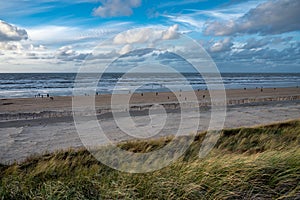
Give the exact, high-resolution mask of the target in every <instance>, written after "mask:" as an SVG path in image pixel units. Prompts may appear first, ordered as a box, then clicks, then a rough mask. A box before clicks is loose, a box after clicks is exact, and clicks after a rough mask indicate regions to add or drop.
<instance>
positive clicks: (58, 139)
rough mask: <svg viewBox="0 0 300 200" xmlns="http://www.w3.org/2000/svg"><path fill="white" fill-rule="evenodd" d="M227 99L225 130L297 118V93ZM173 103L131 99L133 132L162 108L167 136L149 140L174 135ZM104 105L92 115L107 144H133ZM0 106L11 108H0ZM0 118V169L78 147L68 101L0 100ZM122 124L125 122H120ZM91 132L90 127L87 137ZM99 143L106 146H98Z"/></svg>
mask: <svg viewBox="0 0 300 200" xmlns="http://www.w3.org/2000/svg"><path fill="white" fill-rule="evenodd" d="M197 92H198V91H196V93H197ZM226 94H227V105H226V106H227V114H226V119H225V124H224V128H236V127H251V126H257V125H263V124H269V123H274V122H281V121H286V120H293V119H299V118H300V89H299V88H281V89H280V88H276V89H274V88H273V89H264V90H263V91H261V90H260V89H251V90H250V89H246V90H244V89H242V90H227V91H226ZM189 95H191V93H190V92H182V93H181V97H182V98H185V97H189ZM203 95H205V98H203ZM197 96H198V98H201V99H200V100H199V102H200V103H201V105H200V104H199V106H200V119H199V121H201V124H200V125H199V129H198V130H199V132H202V131H205V130H207V128H208V124H209V120H210V117H211V111H210V104H209V102H208V99H209V93H208V91H199V93H198V95H197ZM168 97H169V99H168ZM83 98H88V97H83ZM172 98H175V95H174V96H171V94H170V93H158V94H156V93H144V95H143V96H141V94H133V98H132V100H131V102H130V103H131V106H132V110H131V113H130V114H131V117H133V118H134V119H135V120H137V121H141V122H142V124H139V125H137V126H140V125H145V123H146V122H147V121H148V120H149V116H148V114H149V112H148V111H149V108H150V107H151V105H154V104H160V105H164V106H167V111H168V115H170V119H171V120H170V123H169V124H167V125H166V131H162V132H160V133H159V134H157V135H155V136H154V137H155V138H157V137H164V136H168V135H173V134H174V133H176V129H177V128H178V122H179V120H180V108H179V107H177V108H175V107H173V106H174V105H175V104H176V105H177V104H178V102H175V101H174V100H173V99H172ZM109 99H110V96H109V95H100V96H96V111H97V112H98V111H99V110H100V111H101V112H100V113H96V114H97V117H98V121H99V123H100V124H101V126H102V129H103V130H105V131H106V135H107V136H108V137H109V139H110V140H111V141H112V142H121V141H127V140H132V139H134V138H133V137H131V136H128V135H127V134H125V133H123V132H122V130H120V129H119V128H118V126H117V125H116V123H115V122H114V120H113V117H112V114H111V111H110V110H109V109H108V108H107V107H105V106H106V105H107V104H109V103H110V101H109ZM168 100H169V101H168ZM205 102H208V103H207V104H206V103H205ZM3 103H10V104H5V105H4V104H3ZM149 105H150V106H149ZM168 106H169V107H168ZM221 106H222V105H221ZM223 106H224V105H223ZM185 109H186V110H185V112H187V113H188V114H190V117H191V118H192V119H195V117H194V116H196V115H195V114H197V113H196V112H195V109H194V108H188V107H187V108H185ZM104 110H106V112H104ZM39 115H40V116H39ZM0 118H1V120H0V148H1V150H2V151H1V152H0V163H11V162H14V161H22V160H24V159H26V158H27V157H28V156H31V155H35V154H43V153H45V152H53V151H56V150H61V149H68V148H81V147H83V144H82V142H81V140H80V137H79V135H78V133H77V130H76V127H75V123H74V119H73V113H72V98H71V97H54V99H53V100H51V99H47V98H43V99H42V98H39V99H7V100H3V99H2V100H0ZM87 120H89V118H87ZM124 120H128V119H127V118H126V117H124ZM186 125H187V126H188V125H191V124H186ZM93 130H94V129H93V128H92V127H91V128H90V129H88V130H87V133H89V132H93ZM187 134H188V133H187ZM103 141H104V140H103ZM99 143H100V144H103V145H105V143H104V142H103V143H102V142H101V140H100V142H99Z"/></svg>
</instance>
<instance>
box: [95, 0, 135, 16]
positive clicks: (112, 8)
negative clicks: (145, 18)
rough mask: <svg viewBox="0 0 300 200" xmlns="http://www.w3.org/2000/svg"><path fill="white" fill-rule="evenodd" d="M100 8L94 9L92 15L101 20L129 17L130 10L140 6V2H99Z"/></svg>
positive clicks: (115, 0) (121, 0)
mask: <svg viewBox="0 0 300 200" xmlns="http://www.w3.org/2000/svg"><path fill="white" fill-rule="evenodd" d="M101 3H102V6H99V7H98V8H96V9H94V11H93V14H94V15H95V16H100V17H103V18H108V17H117V16H130V15H132V13H133V11H132V8H137V7H139V6H140V5H141V0H101Z"/></svg>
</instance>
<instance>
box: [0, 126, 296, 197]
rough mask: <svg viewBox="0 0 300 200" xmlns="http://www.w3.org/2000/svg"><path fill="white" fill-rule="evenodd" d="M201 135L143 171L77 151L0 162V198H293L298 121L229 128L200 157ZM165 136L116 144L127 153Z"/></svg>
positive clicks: (148, 148)
mask: <svg viewBox="0 0 300 200" xmlns="http://www.w3.org/2000/svg"><path fill="white" fill-rule="evenodd" d="M204 136H205V133H201V134H199V135H197V137H196V138H195V140H194V142H193V143H192V145H191V146H190V148H189V149H188V151H187V152H186V153H185V155H184V156H182V157H181V158H180V159H179V160H178V161H176V162H174V163H173V164H171V165H170V166H168V167H166V168H163V169H161V170H159V171H155V172H152V173H146V174H130V173H124V172H119V171H116V170H113V169H110V168H109V167H106V166H105V165H103V164H101V163H100V162H98V161H97V160H95V159H94V158H93V156H91V155H90V153H89V152H88V151H86V150H84V149H81V150H71V149H70V150H68V151H59V152H56V153H52V154H46V155H43V156H38V157H31V158H28V159H27V160H26V161H24V162H22V163H20V164H17V163H16V164H12V165H9V166H6V165H0V179H1V182H0V197H1V198H2V199H297V198H300V185H299V182H300V148H299V147H300V146H299V145H300V121H289V122H283V123H279V124H272V125H267V126H262V127H254V128H237V129H228V130H224V131H223V132H222V136H221V138H220V140H219V141H218V143H217V145H216V146H215V148H214V149H213V151H212V152H211V153H210V154H209V155H208V156H207V157H206V158H204V159H199V158H198V152H199V148H200V145H201V142H202V140H203V138H204ZM171 139H172V138H170V137H168V138H161V139H157V140H151V141H131V142H125V143H121V144H119V146H120V147H121V148H123V149H126V150H129V151H133V152H149V151H152V150H155V149H159V148H161V147H163V146H164V145H165V144H166V143H168V141H169V140H171Z"/></svg>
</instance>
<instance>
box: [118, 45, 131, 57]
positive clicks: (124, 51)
mask: <svg viewBox="0 0 300 200" xmlns="http://www.w3.org/2000/svg"><path fill="white" fill-rule="evenodd" d="M131 50H132V46H131V45H129V44H126V45H125V46H124V47H123V48H122V49H121V51H120V52H119V54H121V55H122V54H126V53H128V52H130V51H131Z"/></svg>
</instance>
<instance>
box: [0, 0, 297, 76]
mask: <svg viewBox="0 0 300 200" xmlns="http://www.w3.org/2000/svg"><path fill="white" fill-rule="evenodd" d="M299 10H300V1H299V0H182V1H181V0H176V1H166V0H165V1H164V0H162V1H154V0H10V1H7V2H5V3H1V4H0V73H9V72H29V73H30V72H76V71H77V70H78V69H79V67H80V66H82V65H83V64H84V63H85V61H86V60H87V58H89V59H91V58H96V57H97V59H98V61H99V57H101V58H102V59H104V57H105V59H107V58H108V57H109V58H110V59H111V58H117V57H120V56H122V55H123V54H126V53H129V52H131V51H133V50H134V49H133V46H134V45H136V44H143V45H144V46H143V45H140V46H143V47H144V49H150V48H151V49H152V51H153V52H152V55H153V54H154V51H155V48H156V47H157V46H156V45H157V44H160V43H162V42H166V41H171V42H172V44H173V53H176V51H178V49H179V48H176V44H177V42H176V39H178V38H179V37H180V35H184V37H188V38H191V39H192V40H194V41H195V42H197V43H199V44H200V45H201V46H202V47H203V48H204V49H205V51H206V52H207V53H208V55H209V56H210V57H211V58H212V60H213V61H214V62H215V63H216V65H217V67H218V69H219V71H221V72H236V73H238V72H276V73H299V72H300V20H299V19H300V12H299ZM131 29H133V30H135V31H130V30H131ZM154 29H155V30H156V31H153V30H154ZM105 41H111V43H112V46H111V48H109V51H110V52H107V51H104V50H103V51H101V50H102V49H105V48H104V47H103V48H102V47H101V44H102V43H103V42H105ZM116 45H118V47H116ZM99 46H100V47H99ZM115 48H117V49H118V48H119V50H118V51H117V50H116V49H115ZM190 48H191V47H190ZM95 49H97V51H98V54H101V55H97V56H96V55H95V53H94V52H95ZM151 49H150V51H151ZM174 49H177V50H174ZM99 51H100V52H99ZM181 51H182V50H181ZM185 51H186V50H185ZM133 52H136V51H133ZM143 52H145V50H143ZM158 54H161V55H165V57H164V56H161V58H162V59H164V60H165V62H164V63H167V62H168V61H170V58H167V57H168V56H169V57H170V53H169V54H166V52H163V53H162V52H160V53H158ZM147 55H149V52H148V51H147V54H145V55H143V56H147ZM155 55H157V51H155ZM195 55H196V54H195ZM99 62H100V61H99Z"/></svg>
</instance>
